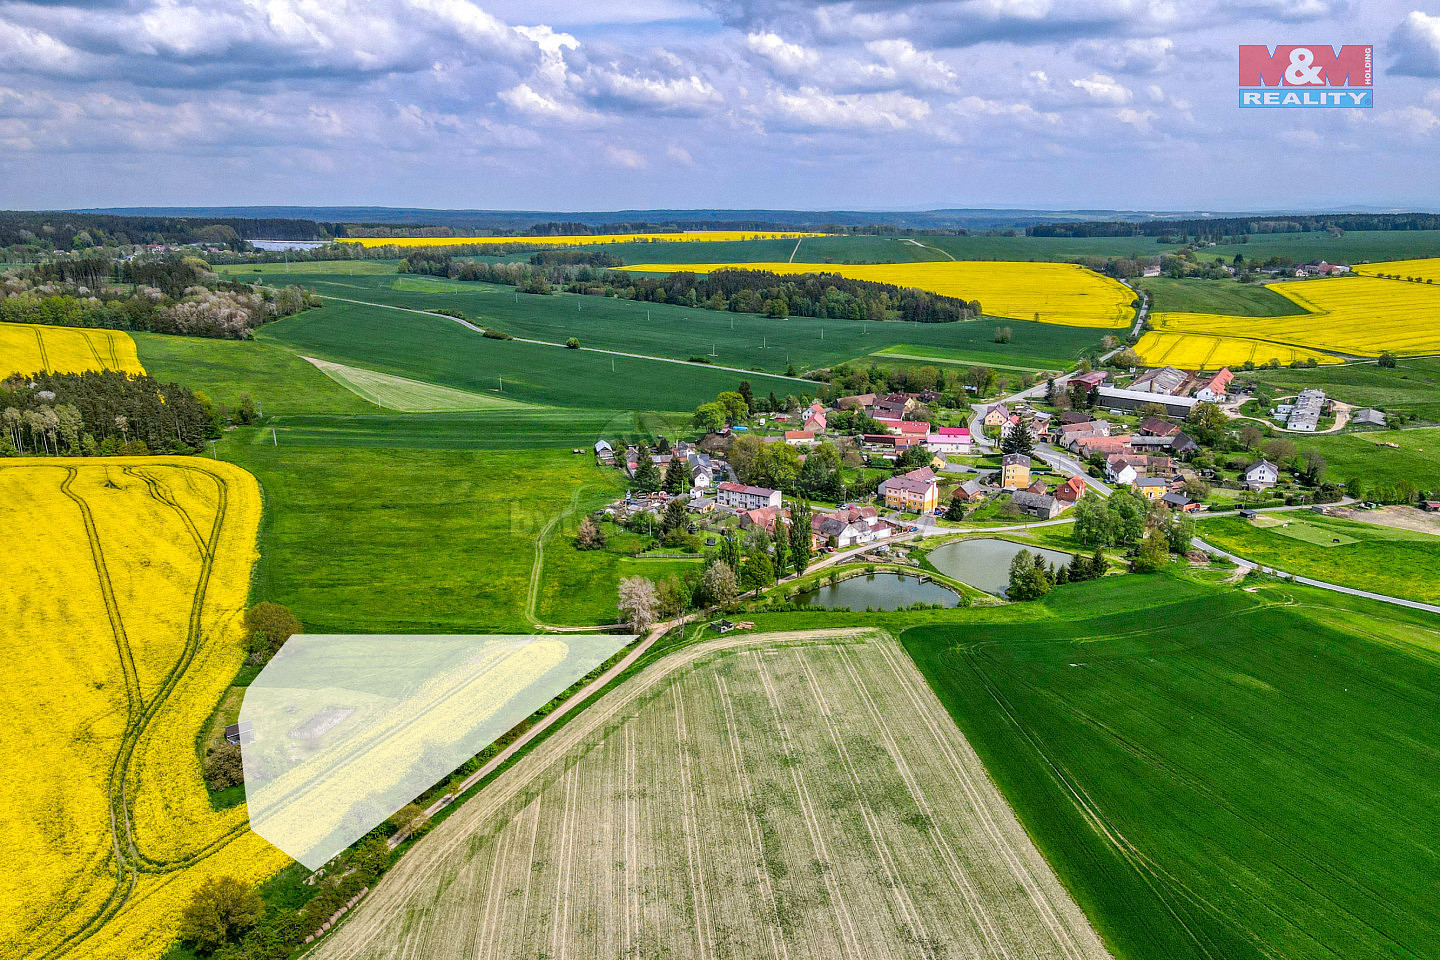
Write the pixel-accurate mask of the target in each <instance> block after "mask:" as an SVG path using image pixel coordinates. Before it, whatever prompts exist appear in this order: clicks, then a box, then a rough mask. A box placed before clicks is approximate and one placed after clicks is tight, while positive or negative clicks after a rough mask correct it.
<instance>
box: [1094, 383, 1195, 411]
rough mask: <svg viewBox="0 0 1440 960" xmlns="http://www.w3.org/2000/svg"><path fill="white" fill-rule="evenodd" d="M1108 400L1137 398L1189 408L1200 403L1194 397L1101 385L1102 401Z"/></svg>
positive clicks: (1138, 399) (1164, 404)
mask: <svg viewBox="0 0 1440 960" xmlns="http://www.w3.org/2000/svg"><path fill="white" fill-rule="evenodd" d="M1106 400H1137V401H1142V402H1143V401H1149V402H1151V403H1159V404H1161V405H1163V406H1177V407H1184V408H1186V409H1187V410H1188V409H1189V408H1190V407H1193V406H1195V404H1197V403H1199V402H1200V401H1199V400H1196V399H1195V398H1194V397H1176V396H1167V395H1165V394H1162V393H1147V392H1146V391H1144V390H1121V389H1120V388H1119V387H1101V388H1100V401H1101V402H1102V403H1103V402H1104V401H1106Z"/></svg>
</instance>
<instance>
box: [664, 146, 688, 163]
mask: <svg viewBox="0 0 1440 960" xmlns="http://www.w3.org/2000/svg"><path fill="white" fill-rule="evenodd" d="M665 156H667V157H669V158H670V159H671V160H674V161H675V162H676V163H678V164H681V165H682V166H686V167H693V166H695V158H694V157H692V156H690V151H689V150H686V149H685V148H684V147H682V146H680V144H678V143H672V144H670V146H668V147H666V148H665Z"/></svg>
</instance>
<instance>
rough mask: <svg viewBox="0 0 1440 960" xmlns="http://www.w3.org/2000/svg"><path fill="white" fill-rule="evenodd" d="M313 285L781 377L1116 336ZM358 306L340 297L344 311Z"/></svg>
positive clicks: (1076, 353) (1015, 358)
mask: <svg viewBox="0 0 1440 960" xmlns="http://www.w3.org/2000/svg"><path fill="white" fill-rule="evenodd" d="M674 246H690V244H675V245H674ZM692 252H693V251H692ZM268 279H269V280H270V281H271V282H281V281H283V280H284V276H283V275H270V276H268ZM304 283H305V284H306V285H307V286H311V287H313V288H314V289H315V290H316V291H317V292H319V293H320V294H322V295H326V296H333V297H342V298H345V299H347V300H364V301H369V302H372V303H384V304H388V305H391V306H399V307H407V308H410V309H415V310H435V309H452V310H459V311H461V312H462V313H463V314H464V315H465V316H467V317H469V318H470V319H471V320H473V321H474V322H476V323H477V324H480V325H482V326H494V327H497V328H499V329H501V330H504V331H506V332H508V333H510V334H513V335H514V336H517V337H526V338H533V339H538V340H546V341H549V342H551V343H563V342H564V341H565V340H566V339H567V338H569V337H572V336H573V337H576V338H578V339H579V340H580V342H581V343H582V344H583V345H584V346H586V347H596V348H600V349H605V350H619V351H623V352H627V353H639V354H645V355H648V356H657V357H670V358H673V359H677V360H685V359H688V358H689V357H692V356H697V355H701V356H707V357H709V356H711V355H712V352H713V355H714V356H713V358H712V359H713V362H714V363H715V364H720V365H724V366H732V367H739V368H742V369H746V370H763V371H768V372H771V373H777V374H779V373H784V371H785V369H786V367H787V366H788V365H790V364H794V366H795V367H796V369H798V370H801V371H803V370H808V369H815V368H818V367H826V366H832V365H834V364H837V363H840V362H842V361H846V360H851V359H854V358H857V357H862V356H865V355H867V354H870V353H873V352H874V351H876V350H881V349H884V348H886V347H890V346H894V345H895V344H899V343H906V344H914V345H917V346H925V347H933V348H939V349H951V350H963V351H965V352H966V353H967V355H971V356H974V357H975V358H976V362H988V363H995V364H1002V363H1008V364H1016V365H1023V366H1060V365H1064V364H1068V363H1071V362H1073V361H1074V360H1075V359H1077V358H1078V357H1080V356H1081V355H1083V354H1084V353H1085V352H1086V351H1087V350H1088V349H1089V348H1091V347H1094V346H1095V345H1096V344H1098V343H1099V342H1100V339H1101V337H1103V336H1104V335H1105V334H1106V333H1107V332H1113V331H1105V330H1092V329H1088V328H1084V327H1065V326H1060V325H1056V324H1046V323H1033V322H1029V321H1018V320H1004V321H995V320H993V319H981V320H976V321H972V322H966V323H908V322H901V321H895V322H888V323H874V322H870V321H858V320H817V319H808V318H804V317H791V318H789V319H786V320H774V319H769V318H766V317H762V316H759V315H756V314H743V313H742V314H737V313H717V312H714V311H710V310H703V309H692V308H687V307H677V306H672V305H668V304H647V303H643V302H636V301H631V300H619V299H606V298H601V297H586V296H579V295H574V294H555V295H552V296H548V297H542V296H534V295H525V294H519V295H517V294H516V293H515V291H514V290H513V289H512V288H510V287H502V286H497V285H494V284H484V283H461V282H458V281H449V280H440V279H435V278H430V277H398V276H392V277H385V276H374V277H354V278H351V277H342V276H329V277H327V276H323V275H313V276H308V277H306V278H304ZM351 306H353V305H352V304H347V303H334V302H333V301H332V303H331V307H332V308H335V309H340V308H348V307H351ZM282 322H283V321H282ZM997 326H1006V327H1009V328H1010V330H1011V339H1010V342H1009V343H1005V344H999V343H995V342H994V333H995V328H996V327H997ZM357 362H358V361H357ZM361 365H364V364H361ZM420 379H426V378H424V377H421V378H420ZM780 395H782V396H783V393H781V394H780Z"/></svg>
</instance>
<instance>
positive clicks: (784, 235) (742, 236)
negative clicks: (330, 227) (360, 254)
mask: <svg viewBox="0 0 1440 960" xmlns="http://www.w3.org/2000/svg"><path fill="white" fill-rule="evenodd" d="M823 236H825V234H823V233H806V232H804V231H801V230H784V231H770V230H691V231H687V232H685V233H598V234H579V235H575V236H565V237H350V238H349V239H345V240H341V241H340V242H341V243H358V244H360V245H361V246H362V247H461V246H464V247H469V246H483V245H498V244H503V243H529V244H536V245H545V246H556V247H583V246H589V245H590V244H595V243H632V242H634V241H637V240H638V241H650V242H660V243H702V242H706V241H709V242H714V241H720V240H785V239H790V240H794V239H796V238H799V237H823Z"/></svg>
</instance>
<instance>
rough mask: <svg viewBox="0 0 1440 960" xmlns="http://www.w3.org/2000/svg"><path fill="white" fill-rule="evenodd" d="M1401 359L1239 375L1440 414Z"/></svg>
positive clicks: (1423, 415) (1280, 387)
mask: <svg viewBox="0 0 1440 960" xmlns="http://www.w3.org/2000/svg"><path fill="white" fill-rule="evenodd" d="M142 359H143V355H142ZM1397 363H1398V364H1399V365H1398V366H1397V367H1395V368H1394V369H1386V368H1385V367H1382V366H1380V365H1379V364H1376V363H1347V364H1343V365H1339V366H1325V367H1319V368H1317V369H1314V370H1254V371H1245V372H1241V373H1238V374H1237V376H1238V377H1239V378H1240V379H1241V380H1244V381H1248V382H1254V383H1259V384H1263V385H1265V386H1267V387H1269V388H1270V389H1271V390H1272V391H1273V392H1275V393H1276V394H1278V395H1282V396H1288V395H1293V394H1296V393H1299V392H1300V391H1301V390H1303V389H1305V388H1306V387H1319V388H1321V389H1323V390H1325V391H1326V393H1328V394H1329V395H1330V396H1332V397H1334V398H1335V399H1336V400H1340V401H1343V402H1344V403H1350V404H1354V405H1356V406H1362V407H1379V408H1380V409H1382V410H1387V411H1393V412H1398V413H1404V414H1408V415H1410V416H1415V417H1419V418H1420V419H1422V420H1440V358H1435V357H1413V358H1412V357H1406V358H1404V359H1401V360H1399V361H1397Z"/></svg>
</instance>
